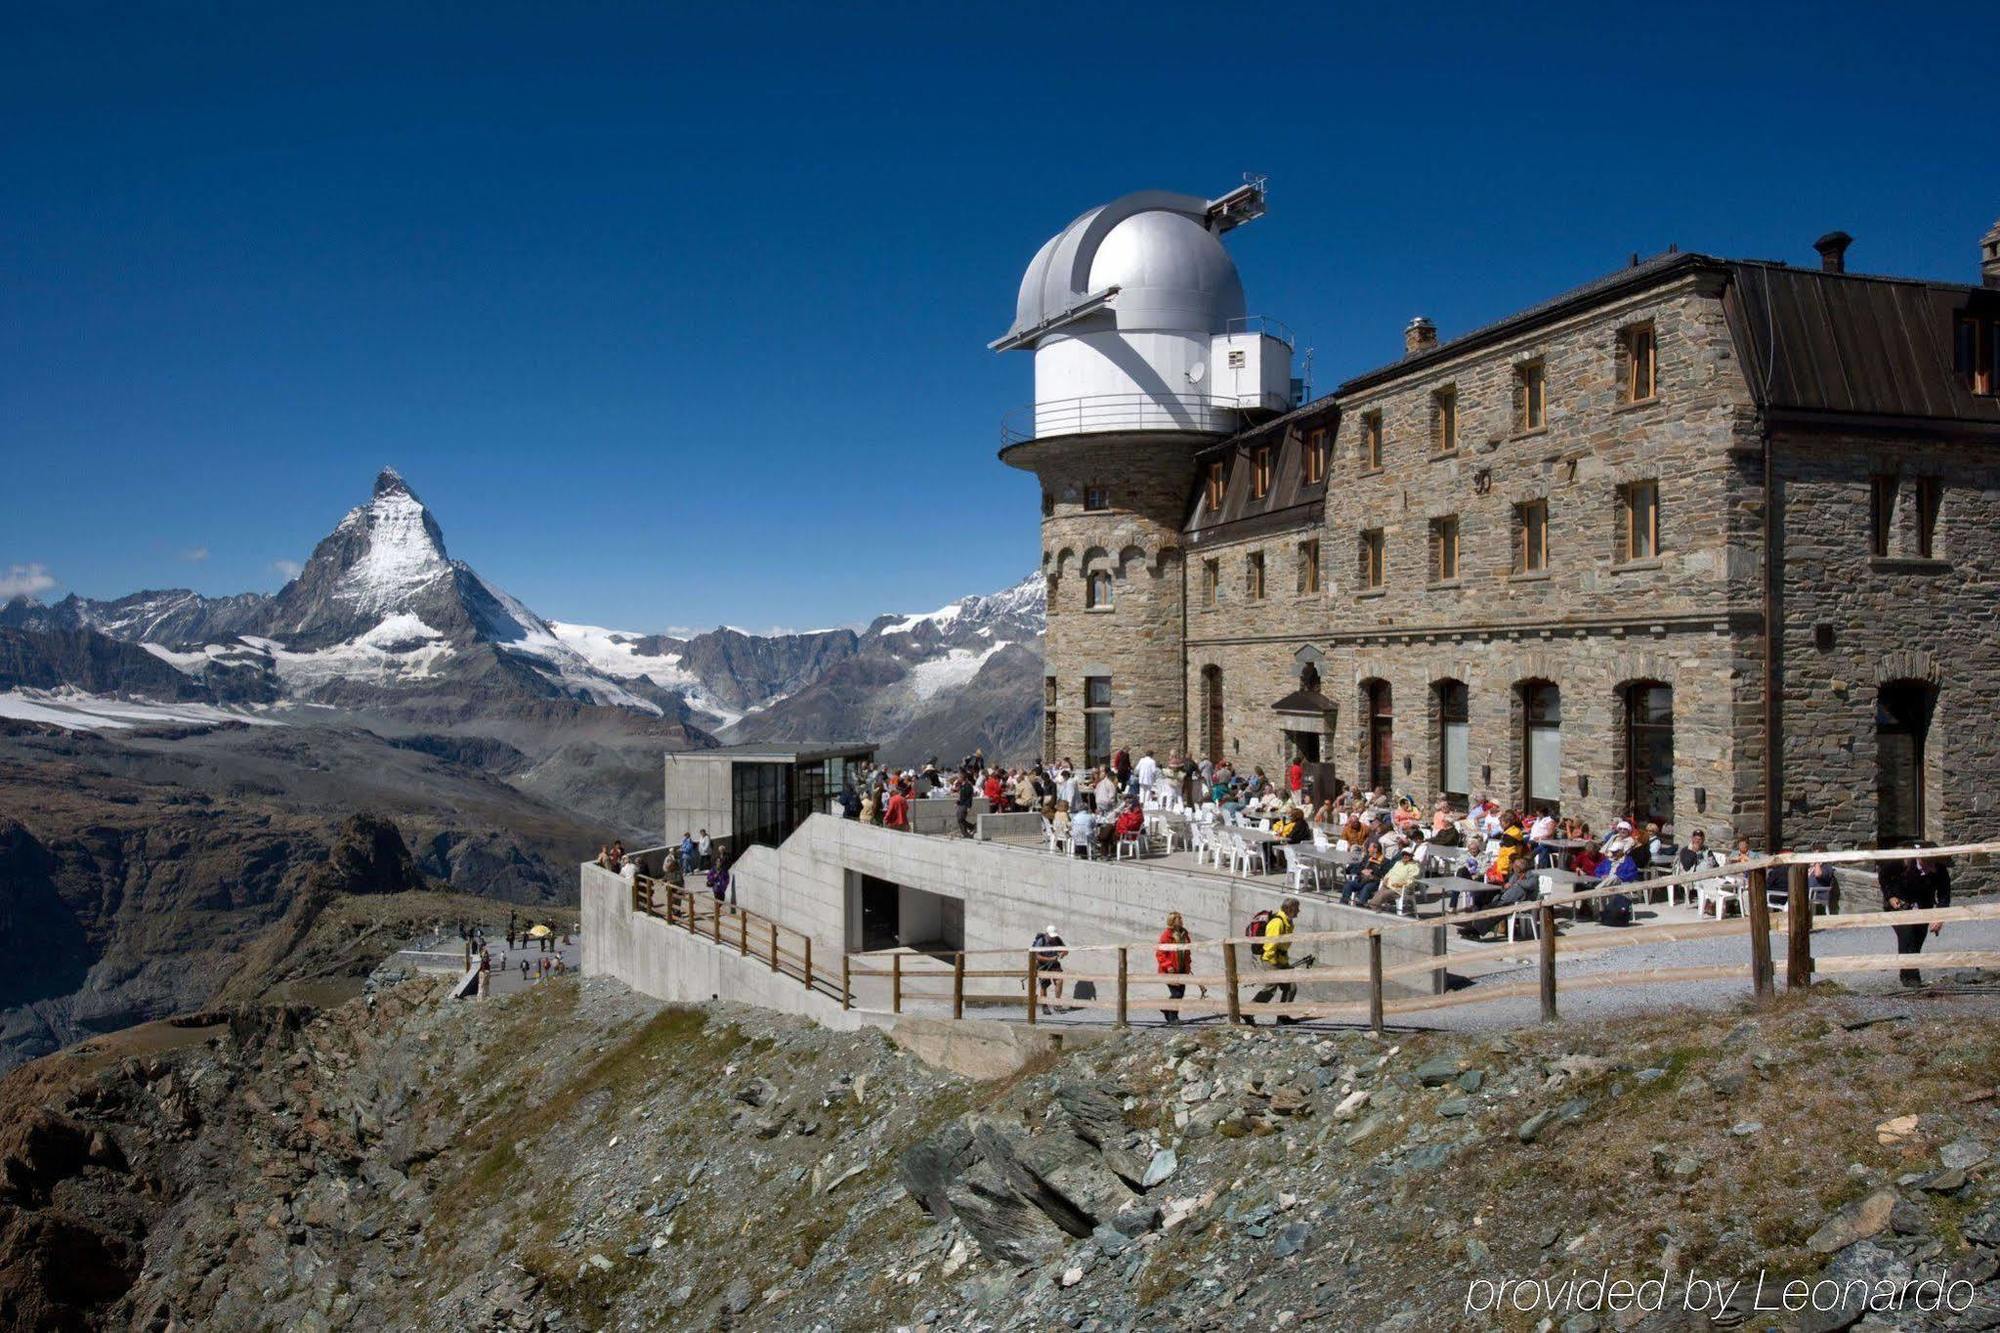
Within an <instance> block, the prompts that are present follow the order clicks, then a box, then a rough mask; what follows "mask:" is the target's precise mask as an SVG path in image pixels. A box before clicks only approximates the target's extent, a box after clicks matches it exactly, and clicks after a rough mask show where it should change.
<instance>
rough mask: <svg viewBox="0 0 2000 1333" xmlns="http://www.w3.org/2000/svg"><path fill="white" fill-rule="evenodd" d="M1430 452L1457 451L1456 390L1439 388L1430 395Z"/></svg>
mask: <svg viewBox="0 0 2000 1333" xmlns="http://www.w3.org/2000/svg"><path fill="white" fill-rule="evenodd" d="M1431 452H1432V453H1438V454H1455V453H1457V452H1458V390H1457V389H1456V388H1443V389H1439V390H1438V391H1437V392H1436V393H1434V394H1432V395H1431Z"/></svg>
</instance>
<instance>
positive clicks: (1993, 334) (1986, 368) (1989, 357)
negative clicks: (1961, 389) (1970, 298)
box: [1952, 314, 2000, 394]
mask: <svg viewBox="0 0 2000 1333" xmlns="http://www.w3.org/2000/svg"><path fill="white" fill-rule="evenodd" d="M1953 335H1954V336H1953V338H1952V345H1953V352H1954V359H1955V361H1956V362H1957V366H1958V373H1959V376H1960V378H1962V379H1963V380H1964V381H1965V387H1966V388H1968V389H1970V390H1971V391H1972V392H1974V393H1976V394H2000V316H1995V315H1986V316H1980V315H1969V314H1967V315H1960V316H1958V320H1957V323H1956V325H1955V327H1954V329H1953Z"/></svg>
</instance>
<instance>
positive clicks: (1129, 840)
mask: <svg viewBox="0 0 2000 1333" xmlns="http://www.w3.org/2000/svg"><path fill="white" fill-rule="evenodd" d="M1145 855H1146V847H1145V842H1144V836H1143V834H1141V833H1121V834H1119V835H1118V845H1117V846H1116V847H1115V848H1113V849H1112V859H1113V860H1114V861H1123V860H1125V859H1126V858H1127V857H1130V858H1131V859H1133V860H1135V861H1137V860H1143V859H1144V858H1145Z"/></svg>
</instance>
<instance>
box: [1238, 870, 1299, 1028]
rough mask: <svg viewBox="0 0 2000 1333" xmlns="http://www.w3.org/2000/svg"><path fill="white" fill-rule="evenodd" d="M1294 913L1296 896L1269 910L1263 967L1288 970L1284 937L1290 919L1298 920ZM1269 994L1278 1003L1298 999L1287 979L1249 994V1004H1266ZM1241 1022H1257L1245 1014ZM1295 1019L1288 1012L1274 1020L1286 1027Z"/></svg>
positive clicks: (1289, 950)
mask: <svg viewBox="0 0 2000 1333" xmlns="http://www.w3.org/2000/svg"><path fill="white" fill-rule="evenodd" d="M1298 915H1299V900H1298V899H1297V898H1287V899H1285V901H1284V902H1282V903H1280V904H1279V905H1278V910H1277V911H1275V912H1273V913H1271V919H1270V921H1268V922H1267V923H1266V924H1265V926H1264V950H1263V955H1264V966H1265V967H1268V968H1270V969H1271V970H1272V971H1273V972H1289V971H1291V968H1292V948H1291V946H1290V945H1289V944H1287V943H1285V937H1286V936H1287V935H1290V934H1291V933H1292V922H1294V921H1296V920H1297V919H1298ZM1273 996H1276V997H1277V1000H1278V1003H1279V1004H1290V1003H1291V1002H1292V1001H1293V1000H1296V999H1297V998H1298V996H1299V988H1298V987H1297V986H1296V985H1294V984H1293V983H1291V982H1289V981H1273V982H1272V983H1271V984H1270V985H1268V986H1266V987H1264V988H1263V989H1262V990H1260V991H1258V992H1257V993H1256V995H1254V996H1252V997H1251V999H1250V1003H1252V1004H1269V1003H1270V1002H1271V999H1272V997H1273ZM1243 1021H1244V1022H1245V1023H1248V1024H1249V1025H1250V1026H1251V1027H1255V1026H1256V1025H1257V1020H1256V1019H1254V1018H1251V1017H1249V1016H1248V1015H1244V1016H1243ZM1298 1021H1299V1020H1298V1019H1297V1018H1295V1017H1293V1016H1292V1015H1290V1014H1279V1015H1278V1022H1279V1023H1280V1024H1282V1025H1285V1026H1290V1025H1291V1024H1293V1023H1296V1022H1298Z"/></svg>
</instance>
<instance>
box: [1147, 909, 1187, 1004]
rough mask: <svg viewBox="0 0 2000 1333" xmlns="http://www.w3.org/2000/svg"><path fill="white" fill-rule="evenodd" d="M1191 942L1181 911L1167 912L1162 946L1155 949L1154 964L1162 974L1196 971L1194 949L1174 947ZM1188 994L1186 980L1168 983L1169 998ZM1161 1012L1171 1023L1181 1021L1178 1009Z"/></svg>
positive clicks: (1161, 933) (1174, 974)
mask: <svg viewBox="0 0 2000 1333" xmlns="http://www.w3.org/2000/svg"><path fill="white" fill-rule="evenodd" d="M1189 942H1190V941H1189V937H1188V928H1187V923H1186V922H1184V921H1182V920H1181V914H1180V913H1179V912H1169V913H1167V928H1166V929H1165V930H1163V931H1161V932H1160V946H1159V947H1158V948H1157V949H1155V950H1153V964H1154V966H1155V967H1157V968H1158V969H1159V971H1160V974H1161V975H1162V976H1168V977H1184V976H1186V975H1187V974H1188V973H1190V972H1192V971H1194V950H1193V949H1189V948H1185V947H1181V948H1175V947H1172V946H1175V945H1181V946H1185V945H1187V944H1188V943H1189ZM1186 995H1187V983H1186V982H1184V981H1170V982H1168V983H1167V996H1168V998H1170V999H1175V1000H1178V999H1181V998H1183V997H1185V996H1186ZM1160 1013H1161V1014H1162V1015H1164V1016H1165V1018H1166V1020H1167V1021H1168V1022H1169V1023H1178V1022H1180V1021H1181V1011H1180V1010H1178V1009H1162V1010H1160Z"/></svg>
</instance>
